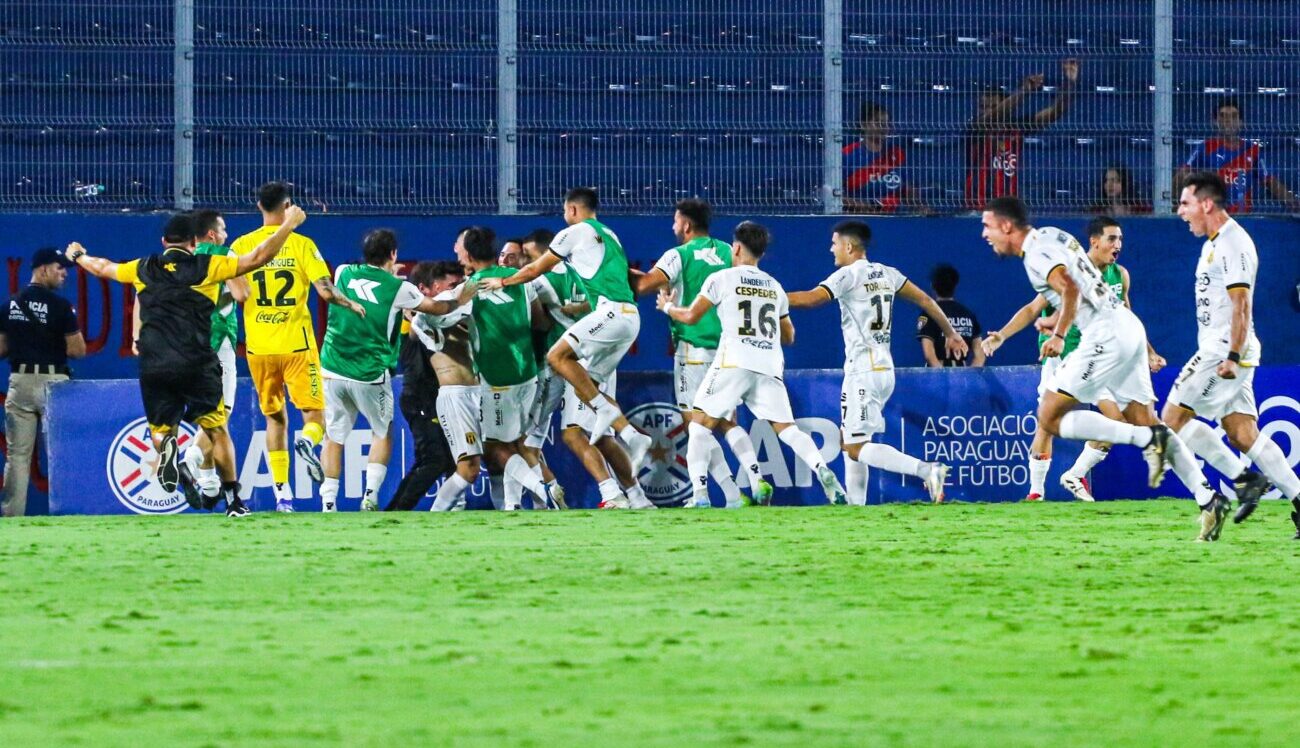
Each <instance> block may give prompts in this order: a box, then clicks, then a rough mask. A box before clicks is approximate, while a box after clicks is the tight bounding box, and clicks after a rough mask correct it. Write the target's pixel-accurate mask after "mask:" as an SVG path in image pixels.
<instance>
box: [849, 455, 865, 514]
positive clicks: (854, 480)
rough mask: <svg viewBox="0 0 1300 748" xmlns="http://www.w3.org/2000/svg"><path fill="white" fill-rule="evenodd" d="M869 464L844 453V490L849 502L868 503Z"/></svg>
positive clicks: (859, 504) (860, 504)
mask: <svg viewBox="0 0 1300 748" xmlns="http://www.w3.org/2000/svg"><path fill="white" fill-rule="evenodd" d="M868 473H869V470H868V469H867V466H866V465H864V464H862V463H861V462H858V461H857V460H855V459H852V458H851V457H849V456H848V455H847V454H846V455H844V492H845V493H846V494H848V497H849V503H850V504H856V505H858V506H862V505H864V504H866V503H867V475H868Z"/></svg>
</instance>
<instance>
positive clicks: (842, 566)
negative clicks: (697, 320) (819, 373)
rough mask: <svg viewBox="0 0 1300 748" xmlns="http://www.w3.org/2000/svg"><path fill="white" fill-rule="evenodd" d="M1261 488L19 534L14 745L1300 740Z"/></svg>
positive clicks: (6, 572) (0, 673) (8, 730)
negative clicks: (1236, 520)
mask: <svg viewBox="0 0 1300 748" xmlns="http://www.w3.org/2000/svg"><path fill="white" fill-rule="evenodd" d="M1285 510H1286V507H1285V506H1283V505H1282V504H1280V503H1277V502H1268V503H1266V504H1265V505H1264V506H1263V507H1261V509H1260V510H1259V512H1258V513H1257V515H1256V518H1254V519H1252V520H1251V521H1250V522H1249V523H1247V524H1245V525H1241V526H1233V525H1229V526H1228V528H1227V529H1226V531H1225V533H1224V539H1223V540H1222V541H1221V542H1219V543H1217V544H1197V543H1194V542H1192V540H1191V539H1192V538H1193V537H1194V536H1195V532H1196V528H1195V518H1194V515H1195V512H1194V510H1193V508H1192V506H1191V504H1190V502H1187V501H1159V502H1115V503H1100V504H1095V505H1081V504H1045V505H1025V504H1008V505H979V506H976V505H956V506H938V507H935V506H889V507H868V508H865V509H861V508H853V507H844V508H825V507H823V508H807V509H747V510H743V511H735V512H728V511H722V510H714V511H703V510H699V511H660V512H650V513H631V512H603V513H576V512H574V513H546V514H543V513H517V514H508V515H507V514H496V513H486V512H473V513H459V514H455V515H450V516H446V515H444V516H430V515H427V514H421V515H404V516H390V515H386V514H379V515H355V514H354V515H333V516H322V515H306V514H300V515H294V516H276V515H268V514H262V515H255V516H253V517H250V518H248V519H246V520H243V521H228V520H226V519H225V518H223V517H168V518H135V517H118V518H33V519H27V520H19V521H4V522H3V523H2V524H0V621H2V622H3V628H2V629H0V684H3V686H2V687H0V745H5V746H49V745H84V746H113V745H124V746H133V747H137V748H138V747H139V746H151V745H159V746H178V745H204V746H206V745H211V746H232V747H233V746H250V745H269V746H420V745H457V746H460V745H482V746H504V745H512V746H526V745H535V746H571V745H601V746H618V745H660V746H696V745H751V744H752V745H791V746H826V745H848V746H859V745H873V744H885V745H918V746H934V745H945V746H947V745H986V746H1003V745H1040V746H1041V745H1053V746H1057V745H1105V746H1118V745H1132V746H1148V745H1156V744H1161V745H1201V744H1214V745H1251V746H1255V745H1270V744H1272V745H1295V740H1296V736H1297V729H1300V728H1298V727H1297V725H1298V724H1300V723H1298V722H1297V715H1300V711H1298V709H1297V703H1300V694H1297V685H1298V684H1300V543H1295V542H1293V541H1292V540H1291V535H1292V534H1293V528H1292V527H1291V524H1290V522H1289V521H1288V520H1287V519H1286V517H1285Z"/></svg>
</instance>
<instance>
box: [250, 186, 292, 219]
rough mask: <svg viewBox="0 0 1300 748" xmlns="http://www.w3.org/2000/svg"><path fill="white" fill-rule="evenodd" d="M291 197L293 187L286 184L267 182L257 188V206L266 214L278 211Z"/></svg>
mask: <svg viewBox="0 0 1300 748" xmlns="http://www.w3.org/2000/svg"><path fill="white" fill-rule="evenodd" d="M292 197H293V186H292V185H290V184H289V183H288V182H278V181H273V182H267V183H266V184H264V185H262V186H261V187H259V188H257V206H258V207H259V208H261V209H262V210H265V211H267V212H270V211H273V210H280V209H281V208H283V207H284V206H285V203H287V202H288V201H289V199H290V198H292Z"/></svg>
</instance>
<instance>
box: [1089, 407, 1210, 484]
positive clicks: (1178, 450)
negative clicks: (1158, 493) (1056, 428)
mask: <svg viewBox="0 0 1300 748" xmlns="http://www.w3.org/2000/svg"><path fill="white" fill-rule="evenodd" d="M1103 418H1104V416H1103ZM1168 449H1169V456H1170V458H1171V462H1172V463H1173V470H1174V475H1177V476H1178V480H1180V481H1182V482H1183V485H1184V486H1187V490H1189V491H1191V492H1192V495H1193V496H1195V497H1196V504H1197V506H1202V507H1203V506H1206V505H1207V504H1209V503H1210V502H1211V501H1212V500H1213V499H1214V489H1212V488H1210V484H1209V482H1208V481H1206V480H1205V474H1204V473H1202V472H1201V466H1200V465H1197V464H1196V454H1195V453H1194V452H1192V450H1191V448H1189V447H1188V446H1187V444H1185V443H1184V442H1183V440H1182V439H1179V438H1178V434H1174V433H1170V434H1169V447H1168ZM1234 477H1235V476H1234Z"/></svg>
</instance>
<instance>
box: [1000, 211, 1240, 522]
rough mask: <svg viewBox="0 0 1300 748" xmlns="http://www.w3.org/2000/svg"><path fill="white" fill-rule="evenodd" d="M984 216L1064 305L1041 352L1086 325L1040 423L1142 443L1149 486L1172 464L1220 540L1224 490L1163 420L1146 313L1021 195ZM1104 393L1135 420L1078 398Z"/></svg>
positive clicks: (1061, 432) (1038, 284) (1037, 282)
mask: <svg viewBox="0 0 1300 748" xmlns="http://www.w3.org/2000/svg"><path fill="white" fill-rule="evenodd" d="M983 224H984V230H983V232H982V236H983V237H984V239H985V241H987V242H988V243H989V245H990V246H992V247H993V251H994V252H995V253H997V254H998V255H999V256H1002V257H1007V256H1011V257H1019V258H1022V259H1023V260H1024V265H1025V272H1026V274H1027V275H1028V276H1029V283H1030V285H1031V286H1033V288H1034V290H1035V291H1037V292H1038V293H1040V294H1042V295H1043V296H1044V297H1045V298H1046V299H1047V301H1048V302H1049V303H1051V304H1052V306H1055V307H1056V308H1057V309H1059V310H1060V315H1059V316H1058V317H1057V323H1056V329H1055V330H1053V331H1052V336H1051V337H1050V338H1048V340H1047V342H1045V343H1043V347H1042V355H1043V357H1044V358H1051V357H1054V356H1059V355H1061V350H1062V348H1063V347H1064V345H1065V336H1066V333H1068V332H1069V330H1070V326H1071V325H1072V324H1076V323H1077V324H1078V326H1079V332H1080V339H1079V348H1078V349H1077V350H1075V352H1074V355H1072V356H1070V358H1069V359H1067V360H1066V362H1065V363H1064V364H1063V365H1061V368H1060V369H1058V370H1057V372H1056V378H1055V381H1054V383H1053V387H1054V388H1055V390H1054V391H1049V392H1047V393H1046V394H1044V396H1043V401H1042V404H1041V405H1040V406H1039V409H1038V421H1039V423H1040V424H1042V426H1043V428H1044V429H1045V430H1046V431H1047V432H1048V433H1050V434H1052V435H1053V436H1061V437H1064V438H1066V439H1075V440H1080V441H1082V440H1093V441H1100V442H1108V443H1111V444H1130V445H1133V446H1136V447H1142V448H1143V455H1144V457H1145V458H1146V461H1147V467H1148V476H1147V477H1148V482H1149V483H1150V485H1151V487H1152V488H1155V487H1156V486H1158V485H1160V481H1161V478H1162V477H1163V476H1164V472H1165V469H1166V467H1168V466H1172V467H1173V470H1174V472H1175V473H1176V474H1177V475H1178V478H1179V479H1180V480H1181V481H1182V482H1183V485H1185V486H1187V488H1188V489H1189V490H1191V492H1192V495H1193V496H1195V497H1196V504H1197V506H1199V507H1200V509H1201V517H1200V519H1201V532H1200V536H1199V538H1198V539H1199V540H1204V541H1212V540H1218V539H1219V533H1220V531H1221V530H1222V529H1223V522H1224V519H1225V518H1226V517H1227V515H1228V501H1227V498H1226V497H1224V496H1223V495H1221V494H1218V493H1216V492H1215V491H1214V490H1213V489H1211V488H1210V484H1209V483H1207V482H1206V480H1205V476H1203V475H1202V474H1201V472H1200V470H1199V469H1198V467H1197V464H1196V459H1195V457H1194V455H1193V454H1192V451H1191V450H1190V449H1188V448H1187V445H1185V444H1183V442H1182V440H1180V439H1179V438H1178V436H1177V435H1176V434H1174V433H1172V432H1171V431H1170V430H1169V428H1168V427H1167V426H1165V425H1164V424H1162V423H1160V422H1159V421H1158V420H1157V419H1156V414H1155V392H1154V390H1152V388H1151V371H1150V369H1149V368H1148V365H1149V364H1148V361H1147V344H1146V328H1144V327H1143V326H1142V321H1141V320H1139V319H1138V318H1137V316H1136V315H1134V314H1133V312H1131V311H1129V309H1128V307H1126V306H1124V304H1123V303H1121V302H1120V300H1119V298H1118V297H1117V296H1115V294H1114V292H1112V291H1111V289H1110V286H1108V285H1106V282H1105V280H1103V279H1102V277H1101V272H1100V271H1098V270H1097V266H1096V265H1094V264H1092V261H1091V260H1089V259H1088V256H1087V254H1085V253H1084V251H1083V247H1081V246H1079V242H1078V241H1076V240H1075V238H1074V237H1072V236H1070V235H1069V234H1067V233H1066V232H1064V231H1062V230H1060V229H1058V228H1053V227H1046V228H1042V229H1035V228H1034V227H1033V226H1031V225H1030V224H1029V211H1028V209H1027V208H1026V207H1025V204H1024V202H1022V201H1021V200H1020V199H1019V198H1015V197H999V198H995V199H993V200H991V201H989V204H988V206H987V207H985V209H984V214H983ZM1103 393H1110V395H1111V396H1113V398H1114V400H1115V402H1116V403H1117V404H1119V405H1120V406H1121V408H1122V409H1123V412H1124V418H1125V420H1127V421H1128V423H1119V422H1117V421H1112V420H1110V419H1109V418H1107V417H1105V416H1103V415H1102V414H1100V413H1095V412H1092V411H1089V410H1083V409H1078V408H1077V407H1076V406H1078V404H1079V403H1096V402H1097V401H1098V400H1099V399H1100V398H1101V397H1102V394H1103Z"/></svg>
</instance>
